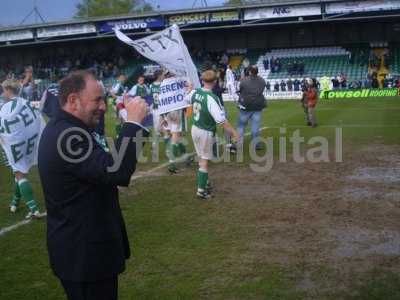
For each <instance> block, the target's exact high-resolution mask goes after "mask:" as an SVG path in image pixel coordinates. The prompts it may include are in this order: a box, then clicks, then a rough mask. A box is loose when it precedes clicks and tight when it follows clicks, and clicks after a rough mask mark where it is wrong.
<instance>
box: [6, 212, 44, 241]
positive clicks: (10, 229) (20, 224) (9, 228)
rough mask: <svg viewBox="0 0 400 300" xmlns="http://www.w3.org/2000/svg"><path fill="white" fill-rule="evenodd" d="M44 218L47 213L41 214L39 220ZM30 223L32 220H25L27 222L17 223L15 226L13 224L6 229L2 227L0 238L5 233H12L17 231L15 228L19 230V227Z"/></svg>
mask: <svg viewBox="0 0 400 300" xmlns="http://www.w3.org/2000/svg"><path fill="white" fill-rule="evenodd" d="M45 216H47V213H43V214H41V216H40V218H43V217H45ZM32 221H33V219H27V220H23V221H21V222H18V223H17V224H14V225H11V226H8V227H4V228H2V229H0V236H2V235H5V234H6V233H8V232H10V231H13V230H15V229H17V228H19V227H21V226H24V225H26V224H29V223H30V222H32Z"/></svg>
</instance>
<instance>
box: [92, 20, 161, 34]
mask: <svg viewBox="0 0 400 300" xmlns="http://www.w3.org/2000/svg"><path fill="white" fill-rule="evenodd" d="M164 26H165V22H164V19H163V18H162V17H154V18H153V17H151V18H143V19H124V20H116V21H106V22H101V23H99V31H100V32H102V33H104V32H114V29H118V30H121V31H126V30H141V29H148V28H149V29H151V28H160V27H164Z"/></svg>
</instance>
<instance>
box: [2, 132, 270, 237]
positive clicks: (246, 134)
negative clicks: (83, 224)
mask: <svg viewBox="0 0 400 300" xmlns="http://www.w3.org/2000/svg"><path fill="white" fill-rule="evenodd" d="M268 128H269V127H262V128H260V129H259V131H263V130H265V129H268ZM250 134H251V133H250V132H247V133H245V136H248V135H250ZM194 154H195V152H192V153H188V154H186V155H184V156H183V157H181V158H179V159H178V162H183V161H185V159H186V158H187V157H190V156H192V155H194ZM168 165H169V163H168V162H166V163H163V164H161V165H159V166H157V167H155V168H153V169H150V170H148V171H146V172H143V174H140V175H136V176H132V178H131V181H133V180H135V179H139V178H143V177H148V176H150V175H151V174H152V173H154V172H156V171H158V170H161V169H164V168H166V167H167V166H168ZM42 216H43V217H44V216H47V213H44V214H43V215H42ZM30 222H32V219H28V220H23V221H21V222H18V223H16V224H14V225H11V226H8V227H4V228H2V229H0V236H3V235H5V234H6V233H8V232H10V231H13V230H15V229H17V228H19V227H21V226H24V225H27V224H29V223H30Z"/></svg>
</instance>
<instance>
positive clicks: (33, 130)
mask: <svg viewBox="0 0 400 300" xmlns="http://www.w3.org/2000/svg"><path fill="white" fill-rule="evenodd" d="M2 87H3V90H4V93H3V97H4V100H5V103H4V104H3V106H2V107H1V109H0V144H1V146H2V148H3V150H4V152H5V154H6V157H7V163H8V165H9V166H10V167H11V169H12V171H13V173H14V176H15V191H14V196H13V198H12V201H11V204H10V211H11V212H12V213H15V212H16V211H17V208H18V206H19V203H20V201H21V199H23V200H24V201H25V203H26V205H27V206H28V208H29V213H28V215H27V216H26V218H38V217H41V214H40V212H39V207H38V205H37V203H36V199H35V197H34V194H33V189H32V186H31V184H30V182H29V180H28V179H27V174H28V173H29V170H30V168H31V167H32V166H33V165H36V164H37V150H38V143H39V139H40V135H41V132H42V129H43V127H44V122H43V119H42V116H41V114H40V112H39V111H38V110H35V109H34V108H32V107H31V106H30V105H29V103H28V102H27V101H26V100H25V99H22V98H20V97H17V95H18V94H19V92H20V89H21V85H20V83H19V82H18V81H17V80H13V79H10V80H6V81H4V82H3V84H2Z"/></svg>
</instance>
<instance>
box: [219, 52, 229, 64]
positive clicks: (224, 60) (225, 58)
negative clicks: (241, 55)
mask: <svg viewBox="0 0 400 300" xmlns="http://www.w3.org/2000/svg"><path fill="white" fill-rule="evenodd" d="M220 63H221V64H222V65H223V66H226V65H228V63H229V56H228V55H227V54H226V53H224V54H223V55H222V57H221V60H220Z"/></svg>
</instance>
